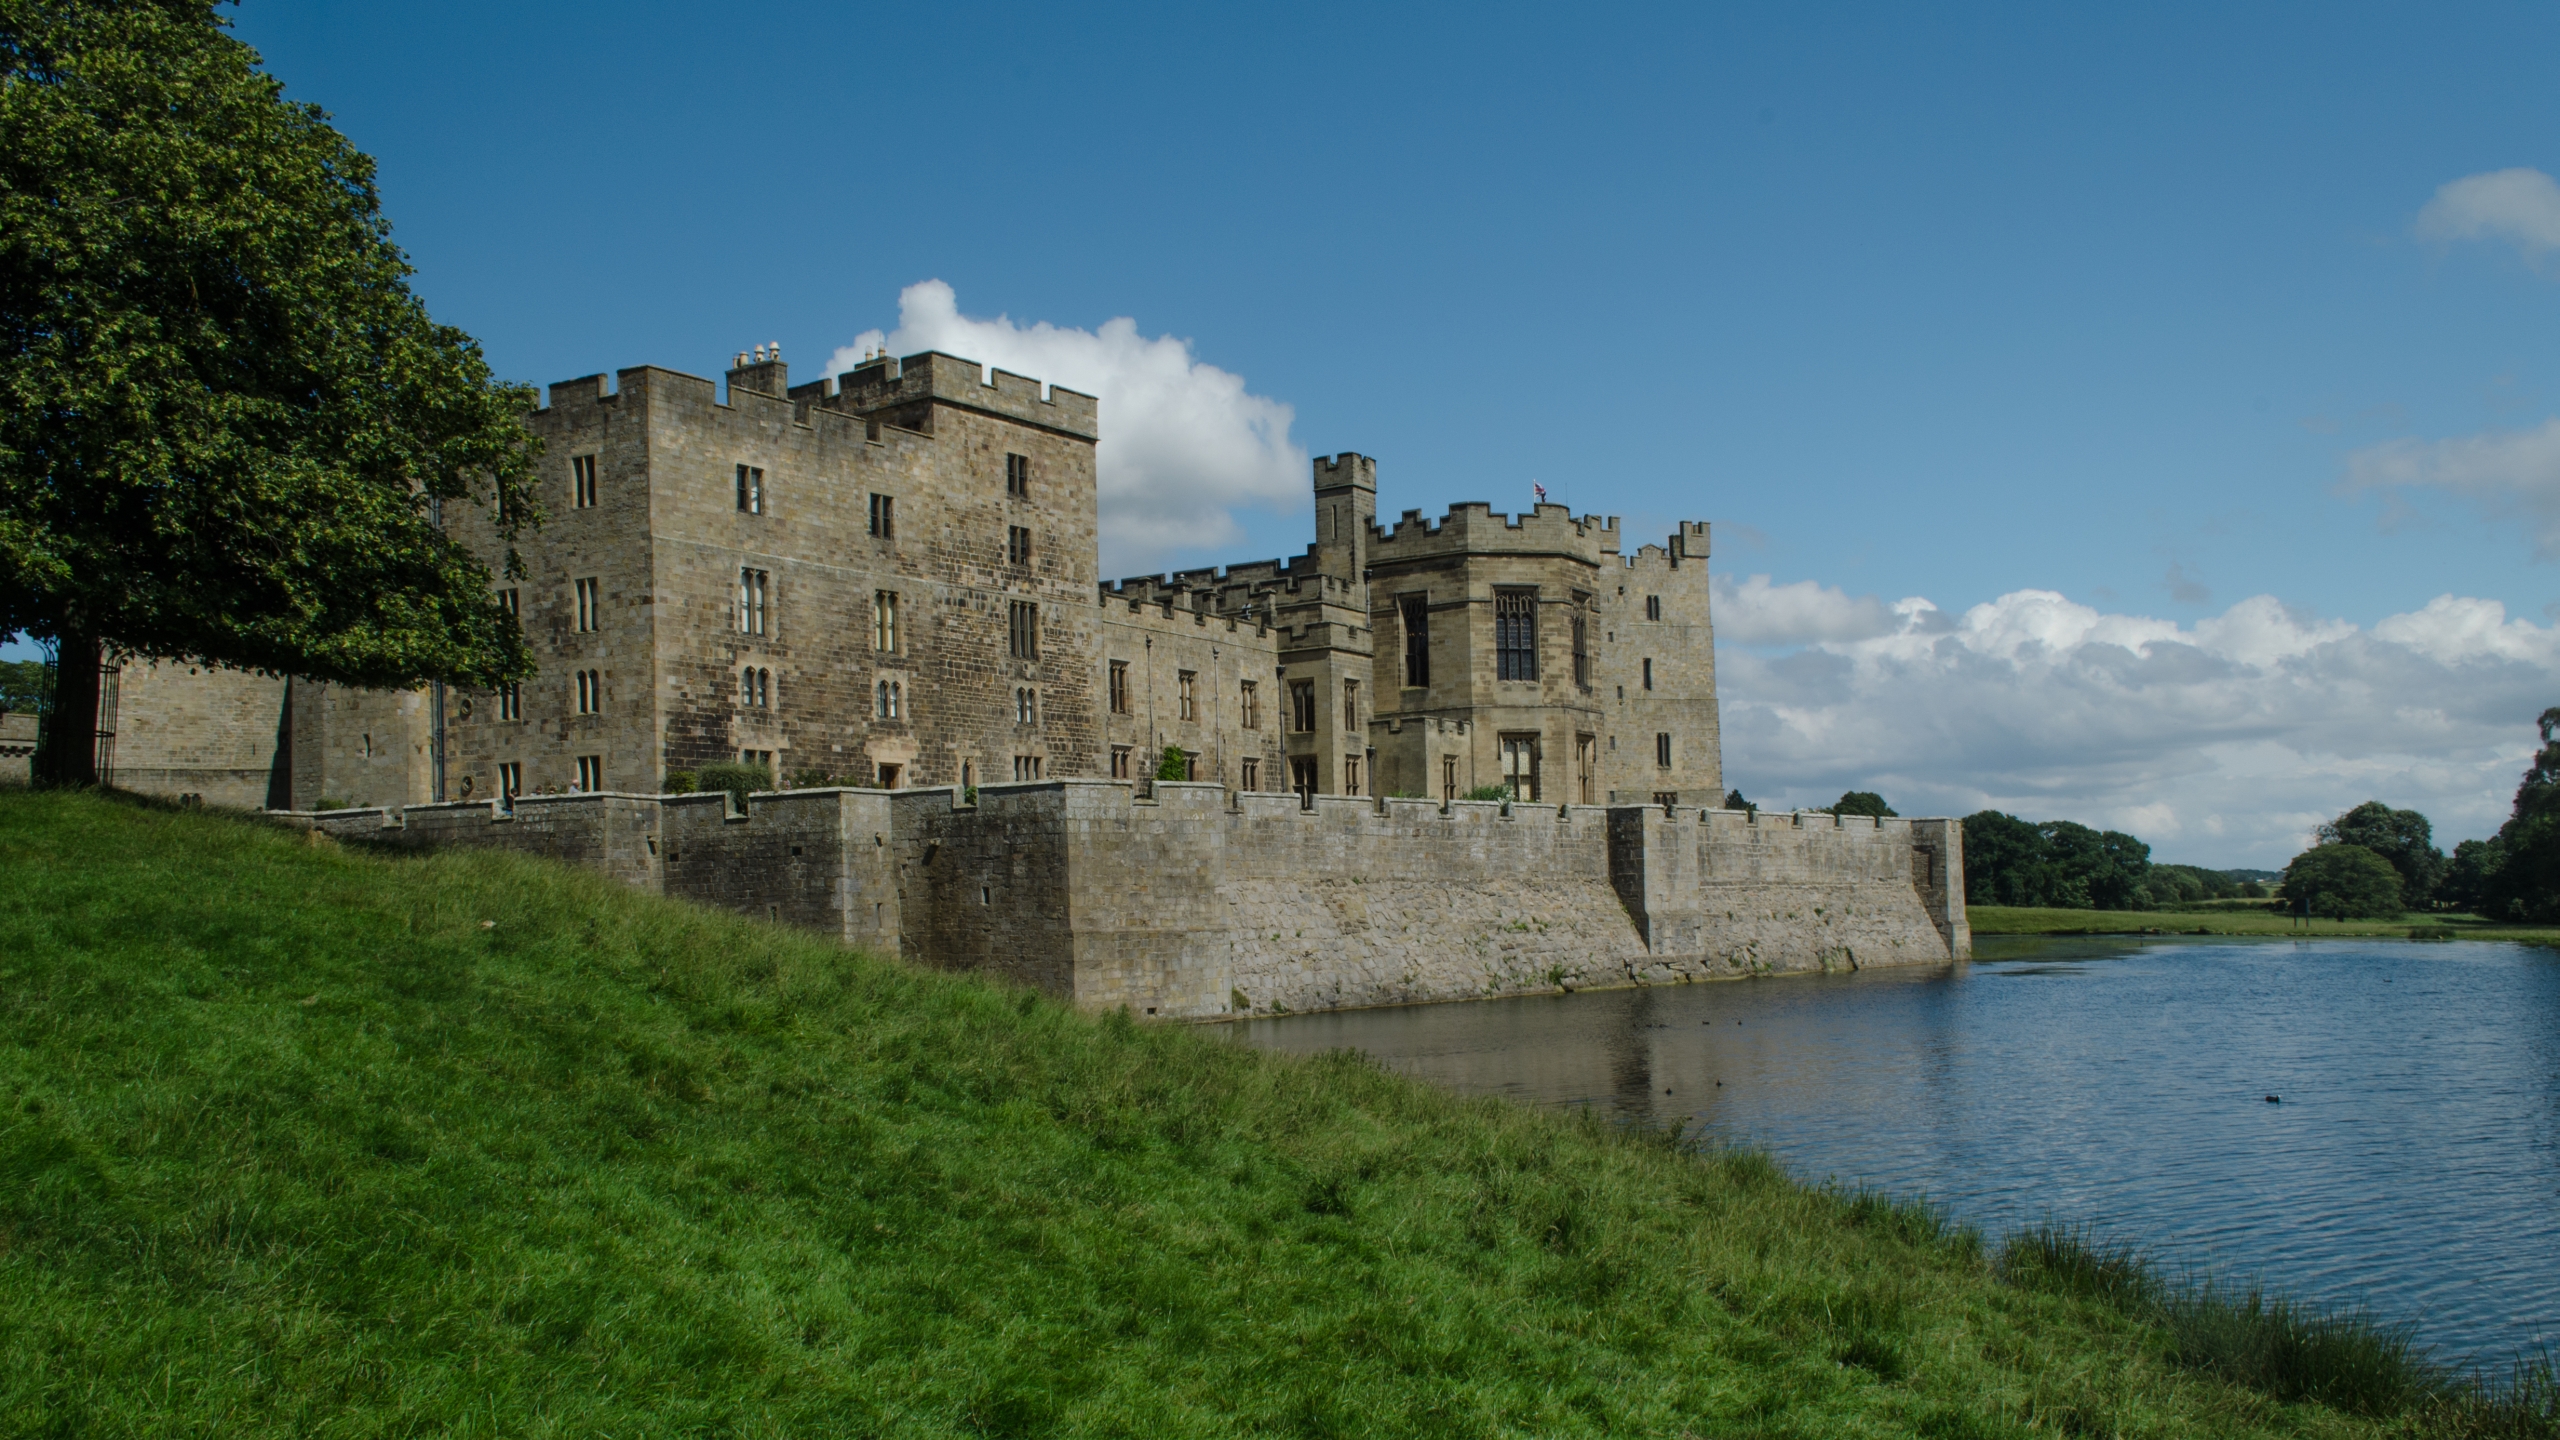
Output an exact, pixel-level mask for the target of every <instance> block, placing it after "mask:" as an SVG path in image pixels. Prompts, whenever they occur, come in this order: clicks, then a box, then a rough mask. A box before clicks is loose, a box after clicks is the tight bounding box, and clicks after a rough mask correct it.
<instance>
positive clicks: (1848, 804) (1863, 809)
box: [1831, 790, 1893, 819]
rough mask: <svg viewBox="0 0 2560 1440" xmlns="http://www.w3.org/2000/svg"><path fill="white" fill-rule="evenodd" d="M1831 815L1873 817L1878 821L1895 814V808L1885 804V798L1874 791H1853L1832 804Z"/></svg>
mask: <svg viewBox="0 0 2560 1440" xmlns="http://www.w3.org/2000/svg"><path fill="white" fill-rule="evenodd" d="M1831 813H1832V814H1834V815H1873V816H1875V817H1877V818H1878V819H1882V818H1884V817H1886V816H1889V815H1891V814H1893V807H1892V806H1890V805H1887V804H1886V803H1884V797H1883V796H1881V795H1879V794H1877V793H1876V792H1874V791H1873V790H1852V791H1849V792H1848V793H1847V794H1845V795H1842V796H1841V797H1840V798H1839V799H1838V800H1836V801H1834V802H1832V805H1831Z"/></svg>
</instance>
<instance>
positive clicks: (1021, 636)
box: [1005, 600, 1040, 660]
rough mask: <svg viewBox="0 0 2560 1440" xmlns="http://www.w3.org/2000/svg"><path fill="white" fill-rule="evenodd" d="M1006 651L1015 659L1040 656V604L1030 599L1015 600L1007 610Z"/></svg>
mask: <svg viewBox="0 0 2560 1440" xmlns="http://www.w3.org/2000/svg"><path fill="white" fill-rule="evenodd" d="M1007 618H1008V625H1007V628H1006V635H1005V646H1006V652H1007V653H1008V654H1010V655H1012V656H1013V658H1014V659H1016V660H1037V659H1039V658H1040V606H1039V605H1038V604H1037V603H1036V602H1034V601H1030V600H1016V601H1014V602H1013V603H1012V605H1011V606H1010V607H1009V608H1008V610H1007Z"/></svg>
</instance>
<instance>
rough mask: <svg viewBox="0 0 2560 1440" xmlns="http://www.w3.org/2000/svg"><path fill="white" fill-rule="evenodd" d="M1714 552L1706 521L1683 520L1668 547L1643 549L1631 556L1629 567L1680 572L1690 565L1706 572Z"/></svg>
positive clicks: (1627, 557) (1634, 551) (1635, 550)
mask: <svg viewBox="0 0 2560 1440" xmlns="http://www.w3.org/2000/svg"><path fill="white" fill-rule="evenodd" d="M1714 548H1715V547H1714V544H1713V542H1712V537H1711V533H1710V530H1709V527H1708V524H1707V522H1706V521H1704V520H1683V521H1681V522H1680V528H1679V529H1678V530H1676V531H1674V532H1672V534H1671V535H1670V537H1669V538H1668V539H1667V540H1666V542H1665V543H1663V544H1660V545H1653V544H1646V545H1640V546H1638V547H1636V548H1635V549H1634V550H1633V551H1631V552H1629V553H1628V554H1627V555H1626V557H1625V566H1626V568H1628V569H1630V570H1677V569H1679V568H1680V567H1681V566H1682V565H1684V564H1687V565H1696V566H1699V567H1701V568H1702V569H1703V567H1704V566H1705V565H1706V563H1707V557H1708V556H1709V555H1710V554H1712V553H1713V551H1714Z"/></svg>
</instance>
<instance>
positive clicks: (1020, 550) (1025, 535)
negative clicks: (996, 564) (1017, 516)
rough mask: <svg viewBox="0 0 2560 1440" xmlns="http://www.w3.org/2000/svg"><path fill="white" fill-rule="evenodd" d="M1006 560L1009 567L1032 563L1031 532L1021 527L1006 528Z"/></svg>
mask: <svg viewBox="0 0 2560 1440" xmlns="http://www.w3.org/2000/svg"><path fill="white" fill-rule="evenodd" d="M1004 560H1005V563H1006V564H1008V565H1028V564H1030V563H1031V532H1030V530H1028V529H1027V528H1025V527H1023V526H1020V525H1007V526H1006V527H1004Z"/></svg>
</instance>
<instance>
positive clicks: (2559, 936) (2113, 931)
mask: <svg viewBox="0 0 2560 1440" xmlns="http://www.w3.org/2000/svg"><path fill="white" fill-rule="evenodd" d="M1964 913H1965V920H1966V922H1967V923H1969V924H1970V925H1972V926H1973V933H1974V934H1976V935H2293V936H2335V935H2364V936H2384V937H2392V938H2398V939H2408V938H2411V936H2410V932H2411V931H2412V930H2418V931H2423V932H2425V933H2424V935H2423V936H2421V937H2419V938H2425V939H2436V940H2460V939H2475V940H2532V941H2553V940H2560V928H2554V927H2552V926H2548V925H2543V926H2533V925H2492V924H2489V923H2488V922H2486V921H2483V920H2481V919H2479V918H2477V917H2476V916H2471V915H2404V916H2401V917H2400V918H2398V919H2396V920H2319V919H2313V920H2296V919H2294V918H2293V917H2292V916H2290V915H2279V914H2276V913H2274V912H2272V911H2269V910H2264V909H2248V910H2240V909H2233V910H2048V909H2043V908H2031V907H2026V906H2014V905H1967V906H1966V907H1965V912H1964Z"/></svg>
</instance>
